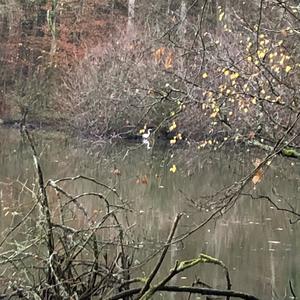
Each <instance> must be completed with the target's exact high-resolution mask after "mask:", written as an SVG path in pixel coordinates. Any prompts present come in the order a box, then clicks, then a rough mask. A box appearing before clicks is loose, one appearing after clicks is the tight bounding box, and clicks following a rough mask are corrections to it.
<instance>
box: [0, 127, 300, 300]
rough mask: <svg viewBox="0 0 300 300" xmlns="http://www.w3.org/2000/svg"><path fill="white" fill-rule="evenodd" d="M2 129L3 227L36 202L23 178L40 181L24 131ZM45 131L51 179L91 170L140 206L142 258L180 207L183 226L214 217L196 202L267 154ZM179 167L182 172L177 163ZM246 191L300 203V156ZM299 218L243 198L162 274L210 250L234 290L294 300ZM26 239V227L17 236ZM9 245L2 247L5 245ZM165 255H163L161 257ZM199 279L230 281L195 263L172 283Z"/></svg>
mask: <svg viewBox="0 0 300 300" xmlns="http://www.w3.org/2000/svg"><path fill="white" fill-rule="evenodd" d="M0 135H1V142H0V214H1V215H0V230H1V232H2V235H4V233H5V232H6V230H7V228H8V227H10V226H12V224H14V223H15V222H17V221H16V220H17V219H20V216H21V217H22V216H24V215H25V214H26V212H27V211H28V208H29V207H30V205H29V203H27V202H26V201H29V202H30V200H29V199H27V196H26V193H25V192H24V190H25V188H24V187H23V188H22V185H21V184H20V183H26V184H27V185H28V186H32V185H33V184H34V182H35V181H34V169H33V166H32V157H31V155H30V151H29V149H28V146H27V145H26V144H24V142H23V141H22V139H21V137H20V135H19V133H18V131H16V130H12V129H0ZM38 136H39V139H38V140H39V142H38V150H39V152H40V153H41V155H40V157H41V163H42V167H43V170H44V174H45V177H46V179H49V178H53V179H57V178H62V177H67V176H75V175H78V174H82V175H86V176H91V177H94V178H97V179H98V180H99V181H101V182H103V183H105V184H107V185H110V186H115V187H116V189H117V191H118V193H119V194H120V196H121V197H122V199H124V201H128V202H129V205H130V207H131V208H132V212H130V214H129V215H128V218H129V219H128V220H127V222H128V223H129V225H130V226H132V227H133V230H132V235H133V237H132V238H133V239H134V240H135V241H136V243H139V242H140V241H143V242H142V243H140V245H139V246H140V248H143V249H144V250H145V252H143V254H139V253H137V255H136V263H138V262H141V261H142V260H143V257H144V255H145V253H147V254H150V253H151V251H152V250H153V249H158V248H159V247H160V246H161V245H162V244H163V243H164V242H165V241H166V239H167V236H168V233H169V231H170V228H171V226H172V222H173V219H174V217H175V215H176V213H177V212H183V213H184V215H183V217H182V221H181V223H180V226H179V229H178V234H179V233H184V232H186V231H188V230H189V229H191V228H194V227H195V226H197V224H200V223H201V222H202V221H203V220H205V218H206V217H207V214H208V212H205V211H204V212H203V211H202V210H199V209H197V208H196V207H195V206H194V205H193V203H197V202H198V201H200V200H201V196H205V195H210V194H213V193H215V192H216V191H218V190H220V189H221V188H223V187H226V186H228V185H230V184H232V183H234V182H235V181H237V180H239V179H240V178H241V177H242V176H245V175H246V174H247V173H248V172H249V171H250V170H251V169H252V168H253V163H252V162H253V160H255V159H256V158H263V154H262V153H256V152H254V150H253V149H251V151H249V152H246V151H244V153H243V154H235V152H236V153H237V152H238V149H232V151H228V150H227V151H221V150H217V151H208V150H205V151H200V150H196V149H194V150H193V149H176V150H175V148H170V147H169V146H166V145H154V147H153V148H151V149H150V150H149V149H147V148H146V147H145V146H144V145H142V144H137V143H130V144H125V143H122V144H106V145H103V144H98V145H97V143H94V144H92V145H91V144H89V145H85V144H84V143H83V142H82V141H77V140H71V139H69V138H67V137H65V136H64V135H60V134H51V133H49V132H48V133H44V134H41V133H38ZM190 148H191V147H190ZM173 165H176V172H174V173H173V172H171V171H170V168H171V169H172V167H173ZM173 168H174V167H173ZM90 189H91V184H90V183H86V182H84V181H78V183H76V185H72V193H73V194H79V193H81V192H83V191H88V190H90ZM247 192H251V193H253V194H262V195H267V196H269V197H271V198H272V200H273V201H274V202H275V203H276V204H277V205H279V206H282V207H289V206H288V205H289V204H290V205H292V206H293V207H294V208H295V209H296V210H297V211H299V210H300V205H299V203H300V202H299V194H300V193H299V192H300V163H299V162H297V161H296V160H289V159H286V158H285V159H284V158H282V157H278V158H276V159H275V160H274V161H273V162H272V164H271V166H270V167H269V169H268V171H267V172H266V173H265V175H264V177H263V178H262V182H260V183H258V184H257V185H256V186H255V187H254V186H253V185H252V186H251V185H249V187H248V188H247ZM288 203H289V204H288ZM83 205H85V208H86V209H87V210H88V211H90V212H93V211H96V210H97V209H99V202H97V201H89V202H83ZM16 211H17V212H18V213H16ZM290 219H291V220H293V216H291V215H289V214H285V213H283V212H280V211H277V210H276V209H275V208H274V207H273V206H272V205H271V204H270V203H269V202H267V201H266V200H263V199H251V198H250V197H246V196H244V197H241V198H239V199H238V201H237V203H236V204H235V205H234V206H233V207H232V208H231V209H230V210H229V211H228V212H227V213H226V214H224V215H223V216H222V217H220V218H218V219H216V220H213V221H211V222H209V223H208V224H206V225H205V226H204V227H202V228H201V229H200V230H199V231H197V232H195V233H194V234H193V235H191V236H190V237H189V238H187V239H186V240H184V241H183V243H179V244H176V245H173V246H171V247H170V251H169V252H168V255H167V258H166V260H165V262H164V264H163V269H162V273H161V276H163V274H164V273H167V272H168V270H169V269H170V268H171V267H172V266H174V264H175V261H176V260H183V259H191V258H195V257H197V256H198V255H199V253H206V254H207V255H210V256H214V257H216V258H218V259H220V260H222V261H223V262H224V263H225V265H226V266H227V267H228V269H229V272H230V276H231V280H232V289H234V290H239V291H243V292H247V293H250V294H254V295H256V296H257V297H259V298H261V299H289V298H291V292H290V288H289V280H290V281H291V282H292V283H293V287H294V291H295V293H296V295H300V251H299V248H300V247H299V246H300V230H299V223H295V224H290ZM76 222H77V221H76ZM78 222H83V221H82V220H78ZM80 224H81V223H80ZM80 224H79V226H80ZM18 238H20V239H21V238H22V235H15V236H14V239H18ZM1 240H2V238H1ZM3 247H5V246H2V249H0V250H1V251H4V250H5V249H3ZM156 260H157V257H156V258H154V259H153V260H152V262H153V263H154V262H155V261H156ZM153 263H150V264H147V265H145V266H144V267H143V268H142V269H138V270H137V271H136V272H137V274H139V275H140V276H141V274H143V273H144V274H149V272H150V271H151V270H152V268H153ZM139 272H140V273H139ZM196 278H199V279H200V280H201V281H203V282H206V283H208V284H209V285H211V286H213V287H216V288H225V287H226V283H225V280H224V274H223V272H222V270H220V268H218V267H216V266H212V265H201V266H197V267H195V268H193V269H190V270H189V271H187V272H185V273H182V274H180V275H179V276H177V277H175V278H174V279H173V281H172V284H179V285H188V284H191V283H192V282H193V281H194V280H195V279H196ZM155 299H187V295H176V294H169V295H166V294H163V293H162V294H157V296H156V297H155ZM191 299H196V297H195V298H191ZM198 299H200V298H198Z"/></svg>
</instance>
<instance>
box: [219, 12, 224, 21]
mask: <svg viewBox="0 0 300 300" xmlns="http://www.w3.org/2000/svg"><path fill="white" fill-rule="evenodd" d="M224 15H225V13H224V11H222V12H221V13H220V14H219V21H222V20H223V18H224Z"/></svg>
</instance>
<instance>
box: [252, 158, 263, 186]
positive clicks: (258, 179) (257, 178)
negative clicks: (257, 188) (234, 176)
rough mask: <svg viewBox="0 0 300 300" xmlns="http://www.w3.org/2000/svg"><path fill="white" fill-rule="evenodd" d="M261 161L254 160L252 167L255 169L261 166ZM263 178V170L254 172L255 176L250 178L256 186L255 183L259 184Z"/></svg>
mask: <svg viewBox="0 0 300 300" xmlns="http://www.w3.org/2000/svg"><path fill="white" fill-rule="evenodd" d="M261 162H262V160H261V159H259V158H256V159H255V161H254V162H253V165H254V166H255V167H256V168H257V167H258V166H259V165H260V164H261ZM263 176H264V173H263V170H262V169H261V168H260V169H258V170H257V171H256V173H255V175H254V176H253V177H252V183H253V184H254V185H256V184H257V183H259V182H261V180H262V178H263Z"/></svg>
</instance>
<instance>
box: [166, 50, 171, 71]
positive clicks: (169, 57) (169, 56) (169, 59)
mask: <svg viewBox="0 0 300 300" xmlns="http://www.w3.org/2000/svg"><path fill="white" fill-rule="evenodd" d="M172 67H173V53H172V52H169V53H168V56H167V57H166V61H165V68H166V69H170V68H172Z"/></svg>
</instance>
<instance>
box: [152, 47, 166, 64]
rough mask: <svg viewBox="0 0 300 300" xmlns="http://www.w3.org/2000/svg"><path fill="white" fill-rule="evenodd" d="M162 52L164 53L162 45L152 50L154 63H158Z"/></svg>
mask: <svg viewBox="0 0 300 300" xmlns="http://www.w3.org/2000/svg"><path fill="white" fill-rule="evenodd" d="M164 53H165V48H164V47H160V48H158V49H157V50H156V51H155V52H154V59H155V62H156V63H159V61H160V60H161V58H162V56H163V55H164Z"/></svg>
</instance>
